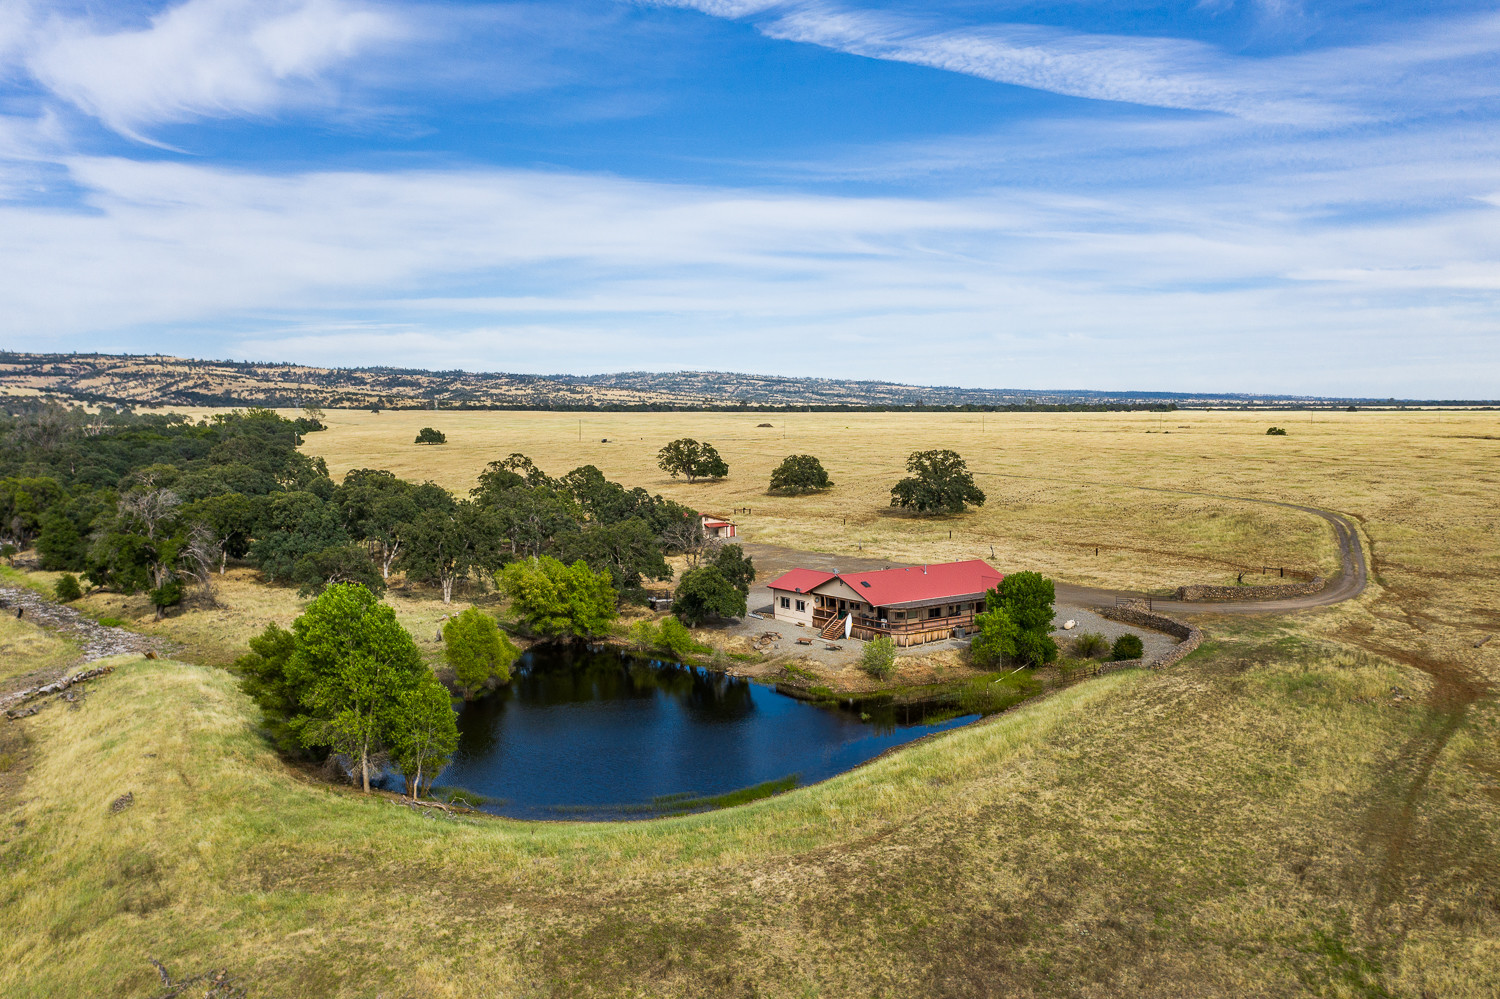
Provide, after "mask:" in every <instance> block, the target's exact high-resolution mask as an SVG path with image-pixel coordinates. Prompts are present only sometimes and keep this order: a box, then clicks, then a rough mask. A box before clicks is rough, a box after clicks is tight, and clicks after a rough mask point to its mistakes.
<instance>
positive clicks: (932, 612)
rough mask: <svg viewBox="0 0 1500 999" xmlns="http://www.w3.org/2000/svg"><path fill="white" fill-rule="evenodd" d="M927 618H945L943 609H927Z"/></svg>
mask: <svg viewBox="0 0 1500 999" xmlns="http://www.w3.org/2000/svg"><path fill="white" fill-rule="evenodd" d="M927 616H928V617H942V616H943V609H942V608H941V607H929V608H927Z"/></svg>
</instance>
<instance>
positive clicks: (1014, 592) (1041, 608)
mask: <svg viewBox="0 0 1500 999" xmlns="http://www.w3.org/2000/svg"><path fill="white" fill-rule="evenodd" d="M1056 599H1057V595H1056V589H1055V588H1054V587H1053V585H1052V580H1050V579H1048V578H1047V577H1046V576H1043V575H1042V574H1041V573H1038V572H1014V573H1011V574H1010V575H1009V576H1006V577H1005V578H1004V579H1003V580H1001V581H1000V585H999V586H998V587H997V588H995V589H993V590H991V591H989V594H988V595H987V596H986V600H985V606H986V613H985V614H980V615H978V616H977V617H976V618H975V621H974V624H975V627H976V628H977V629H978V630H979V631H980V636H981V639H983V637H984V628H985V619H986V618H987V617H988V618H990V621H991V627H992V628H994V629H995V633H996V635H997V636H998V635H1002V634H1009V631H1008V629H1006V628H1004V627H1002V625H1001V623H1000V618H999V617H998V616H996V614H997V612H1003V614H1004V617H1005V619H1006V620H1008V621H1009V622H1010V624H1011V626H1012V627H1013V628H1014V633H1013V634H1010V637H1009V638H1008V639H1006V640H1004V641H1001V640H999V639H997V640H996V642H995V643H994V645H993V648H995V649H996V650H997V658H996V659H995V663H996V664H998V652H999V651H1004V654H1006V655H1013V656H1014V657H1015V658H1016V659H1017V660H1019V661H1020V662H1022V663H1023V664H1025V665H1027V666H1040V665H1042V664H1044V663H1050V662H1053V661H1054V660H1056V659H1057V642H1056V641H1054V640H1053V638H1052V619H1053V617H1055V616H1056V610H1055V609H1054V606H1053V605H1054V602H1055V601H1056ZM979 643H980V640H976V641H975V643H974V645H973V646H970V648H971V650H973V649H974V648H975V646H977V645H979ZM1006 645H1008V646H1009V649H1008V650H1005V649H1003V648H1002V646H1006ZM975 654H976V657H977V655H978V652H977V651H976V653H975Z"/></svg>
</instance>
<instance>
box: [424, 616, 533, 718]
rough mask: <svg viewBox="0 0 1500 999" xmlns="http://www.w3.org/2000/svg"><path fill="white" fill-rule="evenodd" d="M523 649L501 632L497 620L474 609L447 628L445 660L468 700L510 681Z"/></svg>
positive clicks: (444, 633)
mask: <svg viewBox="0 0 1500 999" xmlns="http://www.w3.org/2000/svg"><path fill="white" fill-rule="evenodd" d="M520 654H521V650H520V649H518V648H516V647H515V645H514V644H512V643H511V640H510V639H509V638H507V637H506V636H504V635H502V634H501V633H500V629H499V627H497V626H496V624H495V619H494V618H492V617H490V616H489V615H488V614H486V613H484V612H483V611H481V610H479V608H477V607H470V608H469V609H468V610H466V611H464V612H463V613H462V614H460V615H458V616H457V617H455V618H452V619H451V620H449V621H448V622H447V623H446V624H444V625H443V658H444V659H446V660H447V662H448V666H449V667H450V668H451V669H452V670H453V677H454V680H455V681H456V682H457V684H458V688H459V692H460V693H462V694H463V698H464V700H466V701H469V700H473V699H474V697H476V696H477V695H478V694H479V692H480V691H482V690H484V689H485V688H486V687H488V686H490V685H491V684H494V683H505V682H507V681H508V680H510V666H511V663H513V662H515V661H516V657H517V656H519V655H520Z"/></svg>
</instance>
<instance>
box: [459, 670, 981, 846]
mask: <svg viewBox="0 0 1500 999" xmlns="http://www.w3.org/2000/svg"><path fill="white" fill-rule="evenodd" d="M862 716H863V717H862ZM974 717H975V716H973V715H965V716H962V717H957V718H935V717H932V716H930V715H928V714H927V713H925V712H924V711H923V710H922V709H919V708H912V707H895V706H892V705H889V704H885V705H879V704H875V705H872V704H863V705H861V704H854V705H847V704H844V705H839V706H819V705H811V704H806V703H803V702H800V701H797V700H794V699H792V698H790V697H787V696H784V695H782V694H778V693H776V692H775V691H774V690H772V689H769V688H767V687H763V686H759V685H757V684H753V683H751V682H749V681H748V680H743V679H739V678H735V677H730V676H725V675H723V674H721V673H713V672H710V671H707V670H701V669H695V668H692V667H687V666H682V665H679V664H677V663H663V662H656V661H652V660H647V659H642V658H639V657H636V656H630V655H625V654H622V653H619V652H616V651H614V650H602V651H601V650H586V649H577V648H564V647H552V646H548V647H542V648H538V649H536V650H533V651H532V652H530V653H528V654H527V655H526V656H524V657H523V658H522V659H521V660H520V661H519V662H518V663H517V668H516V671H515V675H514V678H513V679H512V680H511V682H510V683H509V684H507V685H506V686H505V687H503V688H501V689H500V690H498V691H496V692H495V693H493V694H491V695H490V696H488V697H486V698H483V699H481V700H479V701H474V702H471V703H469V704H466V705H464V706H463V708H462V710H461V711H460V714H459V732H460V740H459V747H458V752H457V754H456V756H455V758H454V760H453V762H452V764H450V765H449V767H448V769H447V770H445V771H444V772H443V774H442V775H441V776H440V777H439V779H438V783H439V784H445V785H449V786H455V787H463V788H465V789H467V790H469V791H473V792H477V793H478V794H480V795H483V796H484V797H485V798H487V799H489V800H488V801H487V803H486V804H485V806H484V807H485V808H486V809H487V810H490V811H494V812H497V813H500V814H504V815H510V816H515V817H520V818H587V819H606V818H623V817H640V816H642V815H648V814H651V813H652V811H653V809H654V808H657V807H661V808H665V807H666V806H664V805H661V804H660V803H661V802H662V800H663V799H682V798H685V797H689V796H691V797H693V798H704V797H709V796H715V795H723V794H725V793H727V792H732V791H736V790H739V789H742V788H747V787H750V786H752V785H758V784H762V783H765V782H768V781H776V780H782V779H785V778H787V777H789V776H791V775H797V777H798V779H799V780H800V781H801V782H802V783H809V782H812V781H817V780H822V779H824V778H826V777H829V776H832V775H833V774H836V773H839V772H841V771H843V770H847V769H849V768H850V767H853V766H856V765H858V764H859V763H862V762H864V761H865V760H868V759H870V758H871V757H873V756H876V755H879V754H880V753H881V752H883V751H885V750H886V749H888V748H890V747H891V746H895V745H900V744H901V743H903V742H907V741H910V740H911V739H915V738H918V737H919V736H922V735H925V734H927V733H929V732H935V731H940V730H942V729H945V728H950V727H953V726H955V725H959V724H963V723H964V722H966V721H969V720H972V719H973V718H974ZM653 802H657V803H658V805H656V806H653V804H652V803H653Z"/></svg>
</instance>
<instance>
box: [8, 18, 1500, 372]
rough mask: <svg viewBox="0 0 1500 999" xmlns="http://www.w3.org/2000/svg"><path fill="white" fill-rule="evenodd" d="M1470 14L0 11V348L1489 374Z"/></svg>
mask: <svg viewBox="0 0 1500 999" xmlns="http://www.w3.org/2000/svg"><path fill="white" fill-rule="evenodd" d="M1497 123H1500V13H1497V12H1496V11H1495V9H1494V8H1493V5H1492V4H1490V5H1486V4H1479V3H1467V2H1465V3H1444V2H1429V3H1384V4H1370V3H1360V4H1355V3H1314V2H1310V0H1309V2H1302V3H1297V2H1294V0H1256V2H1248V3H1247V2H1241V0H1198V2H1181V3H1132V2H1130V0H1124V2H1110V3H1103V2H1091V0H1074V2H1070V3H1003V2H1002V3H994V2H989V3H982V2H977V0H929V2H922V3H918V2H889V0H887V2H880V0H847V2H844V0H837V2H835V0H793V2H769V0H555V2H548V3H477V2H469V3H457V2H449V3H442V2H434V3H405V2H383V3H382V2H363V0H185V2H181V0H179V2H172V3H133V2H130V0H112V2H110V3H97V2H88V0H55V2H51V3H43V2H34V0H0V324H3V326H0V331H3V335H0V346H5V347H8V348H11V349H32V350H96V349H97V350H112V351H162V352H170V353H179V354H184V355H189V356H199V357H215V358H218V357H233V358H250V359H263V360H294V361H302V362H307V363H320V364H352V365H365V364H394V365H402V366H412V367H426V368H453V367H463V368H469V369H479V370H506V371H531V372H572V373H589V372H596V371H615V370H629V369H640V368H646V369H653V370H674V369H679V368H697V369H702V368H711V369H720V370H738V371H754V372H764V373H774V374H789V375H834V376H845V377H867V378H880V379H887V380H893V381H913V382H922V383H941V384H958V385H966V386H986V387H1005V388H1025V387H1032V388H1055V387H1070V388H1099V389H1156V390H1178V391H1249V392H1291V393H1309V394H1340V395H1342V394H1354V395H1369V396H1381V397H1383V396H1392V395H1393V396H1401V397H1486V398H1492V397H1495V396H1500V296H1497V292H1500V130H1497V127H1496V126H1497Z"/></svg>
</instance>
